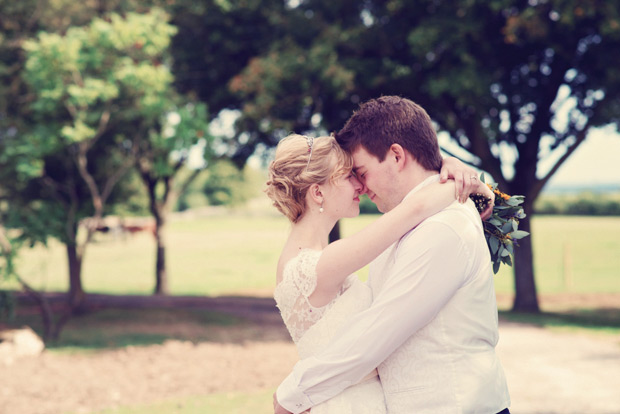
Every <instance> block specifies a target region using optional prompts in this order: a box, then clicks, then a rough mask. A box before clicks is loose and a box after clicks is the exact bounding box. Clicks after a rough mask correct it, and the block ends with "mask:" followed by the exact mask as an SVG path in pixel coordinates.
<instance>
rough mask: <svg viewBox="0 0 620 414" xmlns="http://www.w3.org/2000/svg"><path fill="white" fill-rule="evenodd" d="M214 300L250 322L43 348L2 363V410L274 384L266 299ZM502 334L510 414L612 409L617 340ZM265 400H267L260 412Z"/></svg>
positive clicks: (104, 403) (289, 360)
mask: <svg viewBox="0 0 620 414" xmlns="http://www.w3.org/2000/svg"><path fill="white" fill-rule="evenodd" d="M218 303H219V305H218V306H219V310H224V309H225V308H228V309H229V311H231V312H233V313H236V314H240V315H244V316H246V317H249V318H250V319H251V320H253V323H252V324H250V325H247V326H234V327H221V328H220V329H221V332H216V334H217V335H218V338H220V339H221V340H219V341H214V342H203V343H198V344H192V343H190V342H180V341H168V342H165V343H164V344H162V345H153V346H146V347H129V348H125V349H121V350H113V351H105V352H97V353H93V354H81V355H64V354H59V353H51V352H44V353H43V354H42V355H40V356H39V357H34V358H22V359H19V360H15V361H13V362H12V363H7V362H5V363H4V364H3V365H2V364H0V414H61V413H62V414H64V413H72V414H77V413H90V412H93V411H96V410H101V409H104V408H112V407H116V406H122V405H131V404H141V403H148V402H154V401H165V400H170V399H178V398H184V397H189V396H198V395H205V394H209V393H223V392H233V391H236V392H253V391H259V390H265V389H274V388H275V387H276V386H277V384H278V383H279V382H280V381H281V379H282V378H283V377H284V376H285V375H286V374H287V373H288V372H289V370H290V368H291V366H292V365H293V364H294V363H295V361H296V360H297V355H296V352H295V349H294V346H293V345H292V344H291V342H290V341H289V339H288V335H287V333H286V331H285V330H284V328H283V327H282V324H281V322H280V321H279V316H278V315H277V313H276V312H275V311H274V309H273V308H270V301H269V300H267V299H258V300H245V299H243V300H240V301H236V300H234V299H227V300H222V301H219V302H218ZM211 304H212V305H213V303H211ZM195 305H196V304H195V303H193V304H192V305H191V306H195ZM188 306H189V305H188ZM500 335H501V340H500V344H499V346H498V352H499V354H500V357H501V360H502V363H503V365H504V368H505V371H506V375H507V378H508V382H509V387H510V391H511V396H512V401H513V402H512V412H513V413H514V414H535V413H540V414H543V413H544V414H554V413H558V414H559V413H562V414H573V413H574V414H584V413H588V414H612V413H620V340H618V338H610V337H609V336H606V337H593V336H578V335H575V334H569V333H563V332H557V331H550V330H547V329H541V328H537V327H532V326H529V325H522V324H514V323H508V322H502V323H501V326H500ZM270 404H271V402H270V401H265V413H269V412H270V411H269V407H270ZM258 414H261V413H258Z"/></svg>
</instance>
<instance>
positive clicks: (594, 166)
mask: <svg viewBox="0 0 620 414" xmlns="http://www.w3.org/2000/svg"><path fill="white" fill-rule="evenodd" d="M590 183H601V184H618V185H620V134H617V133H615V132H614V131H613V128H610V127H608V128H604V129H596V130H592V131H591V132H590V134H588V137H587V138H586V140H585V141H584V142H583V143H582V144H581V146H580V147H579V148H577V149H576V150H575V152H574V153H573V154H572V155H571V156H570V157H569V159H568V160H566V162H565V163H564V165H562V167H560V169H559V170H558V171H557V172H556V173H555V174H554V176H553V177H552V178H551V180H550V182H549V184H552V185H562V186H564V185H567V184H575V185H588V184H590Z"/></svg>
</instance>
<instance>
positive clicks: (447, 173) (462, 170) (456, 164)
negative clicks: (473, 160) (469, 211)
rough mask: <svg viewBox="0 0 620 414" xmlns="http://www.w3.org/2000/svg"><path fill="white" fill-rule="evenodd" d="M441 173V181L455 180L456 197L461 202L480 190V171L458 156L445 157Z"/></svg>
mask: <svg viewBox="0 0 620 414" xmlns="http://www.w3.org/2000/svg"><path fill="white" fill-rule="evenodd" d="M439 174H440V180H439V182H441V183H445V182H446V181H448V179H450V178H451V179H453V180H454V185H455V187H456V199H457V200H458V201H459V202H461V203H464V202H466V201H467V198H468V197H469V195H470V194H472V193H475V192H478V191H479V189H478V184H479V180H478V172H477V171H476V170H474V169H473V168H471V167H470V166H468V165H466V164H464V163H463V162H462V161H460V160H459V159H457V158H454V157H446V158H444V160H443V164H442V165H441V172H440V173H439Z"/></svg>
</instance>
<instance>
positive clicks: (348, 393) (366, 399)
mask: <svg viewBox="0 0 620 414" xmlns="http://www.w3.org/2000/svg"><path fill="white" fill-rule="evenodd" d="M320 256H321V251H317V250H310V249H303V250H301V251H300V253H299V254H298V255H297V256H296V257H294V258H293V259H291V260H290V261H289V262H288V263H287V264H286V266H285V267H284V273H283V277H282V281H281V282H280V283H279V284H278V286H276V288H275V291H274V298H275V300H276V304H277V306H278V308H279V309H280V313H281V315H282V319H283V320H284V323H285V325H286V327H287V329H288V331H289V333H290V334H291V337H292V338H293V341H294V342H295V344H296V345H297V352H298V354H299V358H300V359H304V358H307V357H309V356H312V355H314V354H316V353H317V352H318V351H320V350H321V349H323V348H324V347H325V346H326V345H327V344H328V343H329V341H330V339H331V338H332V337H333V336H334V334H335V333H336V332H338V331H339V330H340V329H341V328H342V327H343V326H344V324H345V323H346V321H347V319H348V317H350V316H351V315H353V314H355V313H358V312H360V311H362V310H364V309H366V308H368V306H370V303H371V301H372V293H371V291H370V288H369V287H368V286H367V285H366V284H365V283H363V282H361V281H360V280H359V279H358V278H357V277H356V276H355V275H351V276H349V277H348V278H347V280H346V281H345V283H344V285H343V287H342V290H341V291H340V293H339V294H338V295H337V296H336V297H335V298H334V299H333V300H332V301H331V302H330V303H328V304H327V305H325V306H321V307H318V308H317V307H314V306H312V305H311V304H310V302H309V300H308V297H309V296H310V295H311V294H312V292H314V289H315V288H316V283H317V282H316V265H317V263H318V261H319V257H320ZM386 412H387V409H386V406H385V399H384V396H383V389H382V387H381V382H380V381H379V378H378V377H377V376H376V371H375V372H373V373H371V374H370V375H369V376H367V377H366V378H365V379H363V380H362V381H360V382H359V383H358V384H356V385H353V386H351V387H349V388H347V389H346V390H344V391H343V392H342V393H341V394H339V395H337V396H336V397H334V398H332V399H330V400H328V401H325V402H324V403H322V404H319V405H317V406H315V407H313V408H312V410H311V413H312V414H385V413H386Z"/></svg>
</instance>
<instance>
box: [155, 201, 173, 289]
mask: <svg viewBox="0 0 620 414" xmlns="http://www.w3.org/2000/svg"><path fill="white" fill-rule="evenodd" d="M161 215H162V214H161V213H158V214H157V215H156V217H155V230H154V233H155V242H156V244H157V258H156V261H155V292H154V293H155V294H156V295H167V294H168V293H170V292H169V288H168V274H167V272H166V237H165V234H166V227H165V224H166V222H165V219H164V217H162V216H161Z"/></svg>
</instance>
